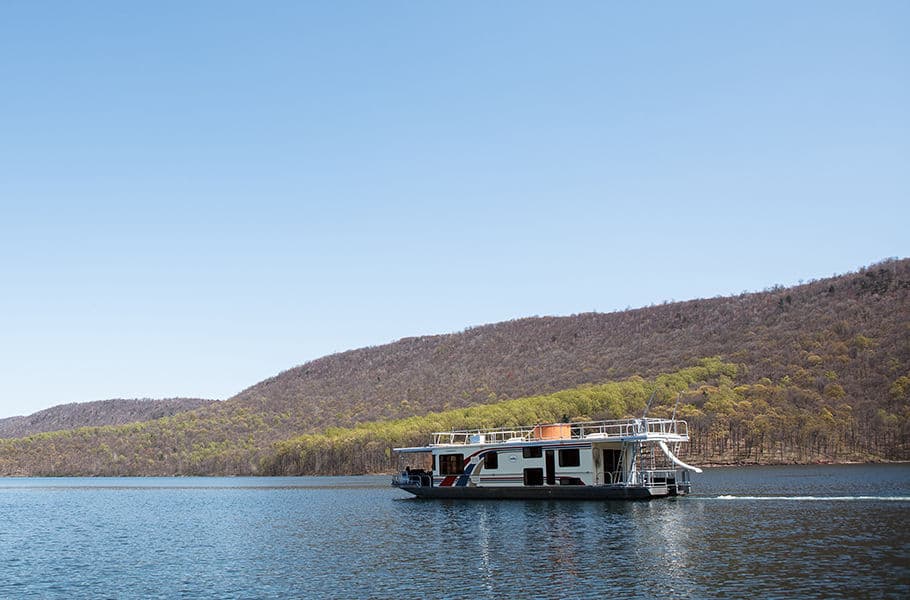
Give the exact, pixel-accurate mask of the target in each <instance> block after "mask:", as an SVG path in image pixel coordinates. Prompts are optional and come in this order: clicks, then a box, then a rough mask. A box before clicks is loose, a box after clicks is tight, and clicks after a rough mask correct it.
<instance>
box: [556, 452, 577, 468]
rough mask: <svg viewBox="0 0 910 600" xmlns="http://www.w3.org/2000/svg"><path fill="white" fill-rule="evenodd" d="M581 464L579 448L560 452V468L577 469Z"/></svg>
mask: <svg viewBox="0 0 910 600" xmlns="http://www.w3.org/2000/svg"><path fill="white" fill-rule="evenodd" d="M580 464H581V459H580V457H579V456H578V448H569V449H566V450H560V451H559V466H560V467H577V466H579V465H580Z"/></svg>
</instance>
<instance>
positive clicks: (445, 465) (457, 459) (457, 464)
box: [439, 454, 464, 475]
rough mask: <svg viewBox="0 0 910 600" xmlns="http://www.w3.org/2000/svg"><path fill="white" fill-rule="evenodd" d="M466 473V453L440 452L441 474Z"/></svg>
mask: <svg viewBox="0 0 910 600" xmlns="http://www.w3.org/2000/svg"><path fill="white" fill-rule="evenodd" d="M462 473H464V454H440V455H439V474H440V475H461V474H462Z"/></svg>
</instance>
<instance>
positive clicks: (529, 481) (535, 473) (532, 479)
mask: <svg viewBox="0 0 910 600" xmlns="http://www.w3.org/2000/svg"><path fill="white" fill-rule="evenodd" d="M525 485H543V469H541V468H540V467H537V468H535V469H525Z"/></svg>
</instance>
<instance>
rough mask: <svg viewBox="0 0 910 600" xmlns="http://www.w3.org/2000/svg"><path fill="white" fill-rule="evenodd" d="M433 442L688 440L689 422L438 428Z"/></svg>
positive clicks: (612, 422) (668, 420) (632, 421)
mask: <svg viewBox="0 0 910 600" xmlns="http://www.w3.org/2000/svg"><path fill="white" fill-rule="evenodd" d="M432 439H433V442H432V443H433V445H436V446H443V445H445V446H449V445H452V446H459V445H471V444H509V443H522V442H532V441H548V440H554V441H555V440H593V441H605V440H606V441H623V440H634V439H638V440H642V441H644V440H650V439H653V440H664V441H672V442H687V441H689V426H688V424H687V423H686V422H685V421H681V420H678V419H615V420H609V421H583V422H576V423H546V424H538V425H533V426H528V427H500V428H491V429H466V430H460V431H440V432H436V433H434V434H433V438H432Z"/></svg>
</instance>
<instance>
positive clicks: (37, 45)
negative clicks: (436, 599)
mask: <svg viewBox="0 0 910 600" xmlns="http://www.w3.org/2000/svg"><path fill="white" fill-rule="evenodd" d="M629 5H634V6H632V7H630V6H629ZM908 31H910V3H908V2H905V1H898V2H893V3H888V2H831V1H827V0H826V1H823V2H808V1H806V2H768V1H761V2H695V3H690V2H686V3H680V2H648V3H608V2H599V1H598V2H590V3H586V2H571V3H560V2H547V3H535V2H527V1H521V2H493V3H486V2H483V3H482V2H474V3H465V2H457V3H456V2H324V3H307V2H296V1H292V2H277V1H276V2H265V3H253V2H226V1H224V0H218V1H212V2H185V1H182V0H181V1H174V2H145V3H140V2H121V1H116V2H91V1H89V2H63V1H60V2H50V1H34V0H24V1H14V0H10V1H6V2H2V3H0V417H4V416H10V415H14V414H27V413H30V412H34V411H36V410H40V409H42V408H46V407H48V406H51V405H54V404H61V403H67V402H82V401H90V400H100V399H105V398H116V397H125V398H126V397H173V396H198V397H210V398H226V397H229V396H231V395H233V394H235V393H237V392H239V391H240V390H241V389H243V388H245V387H247V386H249V385H252V384H254V383H256V382H258V381H259V380H261V379H263V378H265V377H268V376H271V375H274V374H276V373H277V372H279V371H282V370H285V369H287V368H290V367H293V366H295V365H298V364H301V363H303V362H306V361H307V360H311V359H314V358H318V357H320V356H323V355H326V354H330V353H333V352H338V351H343V350H347V349H351V348H357V347H361V346H367V345H377V344H383V343H386V342H390V341H394V340H396V339H399V338H402V337H407V336H413V335H422V334H433V333H448V332H453V331H459V330H461V329H464V328H465V327H469V326H473V325H480V324H484V323H491V322H497V321H502V320H507V319H514V318H518V317H525V316H532V315H569V314H573V313H579V312H587V311H592V310H597V311H602V312H609V311H614V310H622V309H624V308H626V307H630V306H631V307H637V306H643V305H648V304H651V303H659V302H662V301H664V300H684V299H690V298H697V297H711V296H716V295H719V294H723V295H726V294H730V293H739V292H741V291H743V290H761V289H763V288H766V287H770V286H772V285H774V284H777V283H780V284H784V285H789V284H795V283H797V282H798V281H799V280H801V279H806V280H808V279H812V278H819V277H826V276H829V275H832V274H833V273H842V272H845V271H851V270H855V269H856V268H858V267H861V266H863V265H866V264H869V263H871V262H875V261H877V260H880V259H883V258H886V257H891V256H900V257H905V256H908V255H910V233H908V232H910V229H908V223H910V108H908V107H910V36H908V34H907V32H908Z"/></svg>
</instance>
